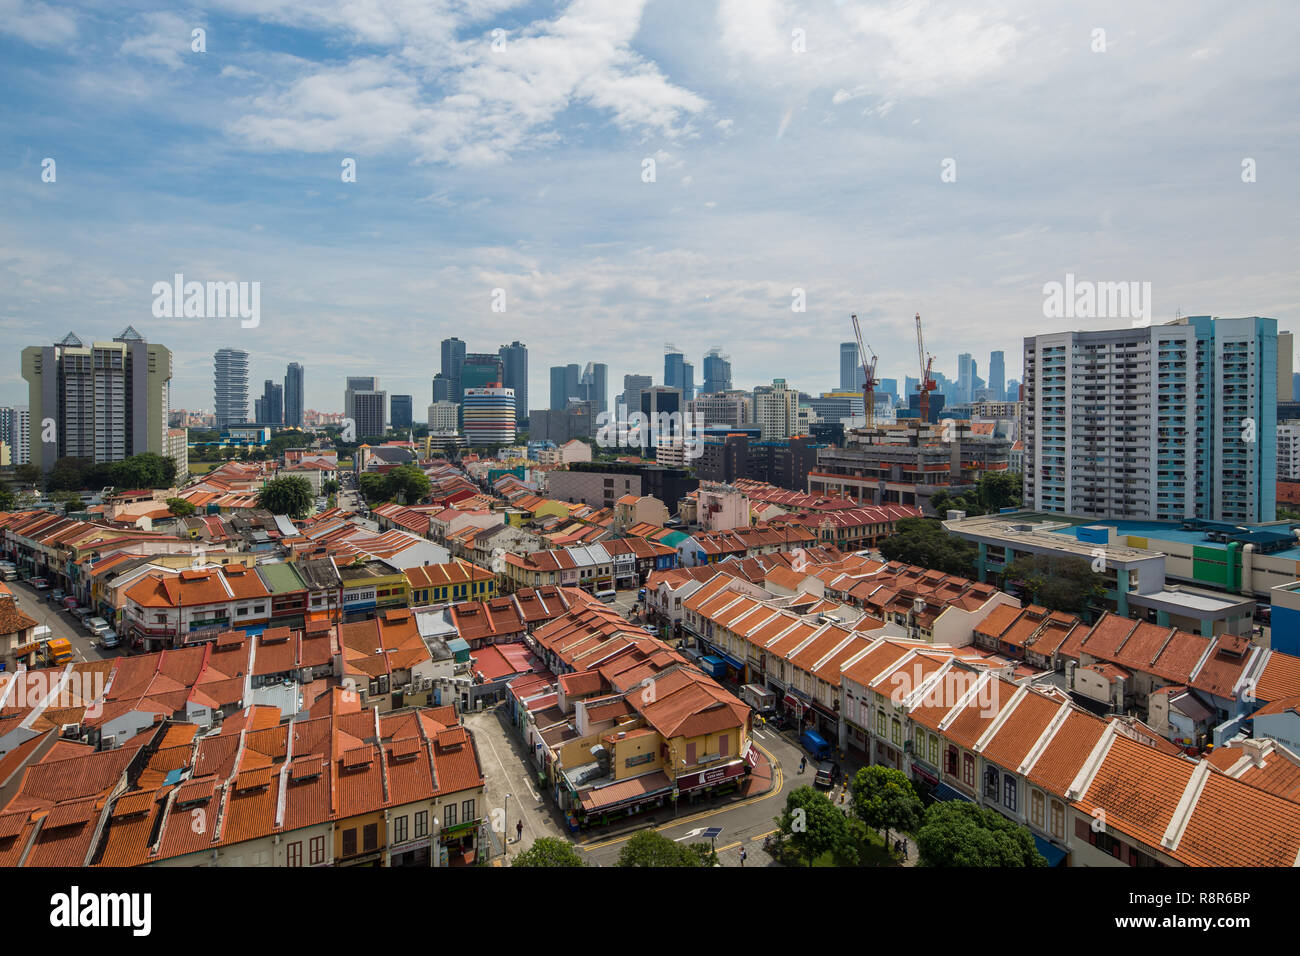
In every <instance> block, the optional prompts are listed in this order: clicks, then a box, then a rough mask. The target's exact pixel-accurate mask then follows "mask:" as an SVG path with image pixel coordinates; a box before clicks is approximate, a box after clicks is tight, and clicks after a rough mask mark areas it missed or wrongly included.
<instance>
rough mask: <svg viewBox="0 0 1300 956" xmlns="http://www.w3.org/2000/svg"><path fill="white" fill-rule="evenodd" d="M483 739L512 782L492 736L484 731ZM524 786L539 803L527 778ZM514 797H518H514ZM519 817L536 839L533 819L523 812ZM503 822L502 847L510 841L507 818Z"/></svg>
mask: <svg viewBox="0 0 1300 956" xmlns="http://www.w3.org/2000/svg"><path fill="white" fill-rule="evenodd" d="M483 739H484V740H486V741H487V744H488V746H489V747H491V748H492V756H494V757H496V758H497V766H499V767H500V768H501V773H502V774H503V775H504V776H505V778H506V781H507V782H508V783H513V782H514V781H513V780H512V779H511V775H510V771H509V770H507V769H506V763H505V761H504V760H502V759H501V754H500V753H498V752H497V745H496V744H494V743H493V742H492V737H491V736H490V735H489V734H488V733H486V732H484V734H483ZM524 786H525V787H528V792H529V793H531V794H532V795H533V797H534V798H536V799H537V800H538V802H539V803H540V802H541V798H540V797H538V796H537V792H536V791H535V790H533V788H532V787H530V786H528V780H527V779H525V780H524ZM516 799H518V798H517V797H516ZM519 819H521V820H523V821H524V825H525V826H527V827H528V833H529V835H530V836H532V838H533V839H534V840H536V839H537V831H535V830H534V829H533V821H532V820H529V819H528V818H527V816H526V815H524V814H522V813H521V814H519ZM505 823H506V832H505V833H503V834H502V841H503V843H502V845H503V847H505V846H508V845H509V843H510V833H509V830H510V821H509V820H506V821H505Z"/></svg>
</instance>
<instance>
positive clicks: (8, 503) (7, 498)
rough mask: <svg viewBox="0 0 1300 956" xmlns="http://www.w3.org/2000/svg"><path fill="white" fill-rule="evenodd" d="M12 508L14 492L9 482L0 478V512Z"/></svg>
mask: <svg viewBox="0 0 1300 956" xmlns="http://www.w3.org/2000/svg"><path fill="white" fill-rule="evenodd" d="M13 506H14V490H13V489H12V488H11V487H9V482H7V481H5V480H4V479H3V478H0V511H9V510H11V509H12V508H13Z"/></svg>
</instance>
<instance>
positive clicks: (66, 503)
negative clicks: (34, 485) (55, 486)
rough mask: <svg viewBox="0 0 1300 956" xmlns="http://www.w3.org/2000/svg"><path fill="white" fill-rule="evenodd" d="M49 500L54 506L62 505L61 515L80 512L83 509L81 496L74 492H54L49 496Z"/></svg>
mask: <svg viewBox="0 0 1300 956" xmlns="http://www.w3.org/2000/svg"><path fill="white" fill-rule="evenodd" d="M50 500H51V501H53V502H54V503H55V504H60V505H63V513H64V514H70V513H71V512H73V511H80V510H81V509H82V508H84V507H85V504H84V503H83V502H82V500H81V495H79V494H77V493H76V492H75V491H55V492H52V493H51V494H50Z"/></svg>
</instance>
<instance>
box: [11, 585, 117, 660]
mask: <svg viewBox="0 0 1300 956" xmlns="http://www.w3.org/2000/svg"><path fill="white" fill-rule="evenodd" d="M6 583H7V584H8V585H9V588H10V589H11V590H12V591H13V592H14V599H15V600H16V601H17V602H18V606H19V607H20V608H22V610H23V611H25V612H26V613H27V614H28V615H29V616H31V617H32V618H34V619H35V620H36V623H37V624H44V625H45V626H46V627H48V628H49V629H50V631H51V632H52V634H53V636H54V637H66V638H67V639H68V641H69V642H71V644H72V656H73V657H74V658H75V659H76V660H79V661H98V660H106V659H108V658H111V657H116V656H117V654H118V651H117V650H112V651H106V650H104V649H103V648H101V647H100V646H99V645H98V643H96V639H95V638H93V637H91V636H90V634H88V633H87V632H86V629H85V628H84V627H82V626H81V622H80V621H78V620H77V619H76V618H75V617H73V616H72V613H71V612H70V611H65V610H63V609H62V608H60V607H59V606H58V605H57V604H52V603H50V601H48V600H47V599H46V597H45V595H48V594H49V593H50V592H49V591H37V590H36V589H35V588H33V587H31V586H30V585H29V584H27V582H26V581H8V582H6Z"/></svg>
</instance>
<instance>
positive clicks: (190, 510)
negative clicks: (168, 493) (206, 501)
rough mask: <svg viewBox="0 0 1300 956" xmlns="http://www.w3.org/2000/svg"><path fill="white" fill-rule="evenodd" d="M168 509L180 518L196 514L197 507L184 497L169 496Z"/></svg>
mask: <svg viewBox="0 0 1300 956" xmlns="http://www.w3.org/2000/svg"><path fill="white" fill-rule="evenodd" d="M167 510H168V511H170V512H171V513H172V514H174V515H175V516H176V517H178V518H188V517H189V516H190V515H192V514H194V511H195V508H194V506H193V505H192V504H190V503H189V502H188V501H186V500H185V499H184V498H168V499H167Z"/></svg>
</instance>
